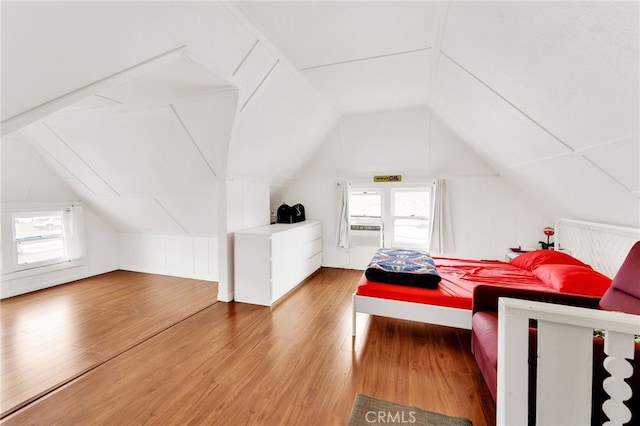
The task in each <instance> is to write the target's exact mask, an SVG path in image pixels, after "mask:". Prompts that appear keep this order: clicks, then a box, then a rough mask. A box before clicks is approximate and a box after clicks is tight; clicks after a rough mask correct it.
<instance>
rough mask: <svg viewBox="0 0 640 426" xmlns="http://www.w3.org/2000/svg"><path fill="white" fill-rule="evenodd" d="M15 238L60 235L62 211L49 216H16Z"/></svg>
mask: <svg viewBox="0 0 640 426" xmlns="http://www.w3.org/2000/svg"><path fill="white" fill-rule="evenodd" d="M15 232H16V240H23V239H31V238H34V237H47V236H53V235H62V212H59V213H54V214H53V215H51V216H35V217H17V218H16V219H15Z"/></svg>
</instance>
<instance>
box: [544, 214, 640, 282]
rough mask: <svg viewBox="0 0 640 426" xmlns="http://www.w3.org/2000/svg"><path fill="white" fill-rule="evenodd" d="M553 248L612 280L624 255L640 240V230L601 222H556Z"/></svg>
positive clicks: (565, 220) (560, 220)
mask: <svg viewBox="0 0 640 426" xmlns="http://www.w3.org/2000/svg"><path fill="white" fill-rule="evenodd" d="M555 231H556V235H555V244H554V246H555V249H556V250H566V251H567V252H568V253H569V254H571V256H573V257H575V258H578V259H580V260H582V261H583V262H585V263H587V264H589V265H591V267H592V268H593V269H595V270H596V271H599V272H601V273H603V274H605V275H606V276H608V277H610V278H613V277H614V276H615V274H616V273H617V272H618V269H620V265H622V262H623V261H624V259H625V257H626V256H627V253H629V250H630V249H631V247H632V246H633V244H635V242H636V241H639V240H640V229H639V228H629V227H624V226H616V225H608V224H604V223H596V222H585V221H581V220H573V219H559V220H558V221H557V222H556V228H555Z"/></svg>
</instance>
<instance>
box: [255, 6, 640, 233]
mask: <svg viewBox="0 0 640 426" xmlns="http://www.w3.org/2000/svg"><path fill="white" fill-rule="evenodd" d="M243 7H244V8H245V10H246V11H247V13H248V14H250V15H251V16H252V17H253V19H254V20H255V22H256V24H257V26H259V27H260V28H262V29H263V31H264V32H265V33H266V34H268V35H269V36H270V37H271V38H272V39H273V40H274V43H275V44H276V45H278V46H279V47H280V48H281V50H282V51H283V52H284V53H285V54H286V55H287V56H288V57H289V58H291V61H292V62H293V63H294V64H295V65H296V66H297V67H298V69H299V70H300V72H301V73H302V74H303V75H304V76H305V77H306V78H307V79H308V80H309V81H310V82H311V83H312V84H313V85H314V86H315V87H316V88H317V89H318V90H319V91H320V92H321V93H323V94H324V95H325V96H326V97H327V98H328V99H330V100H331V102H332V103H333V104H334V105H335V106H336V108H337V109H338V110H339V111H340V112H342V113H343V114H355V113H361V112H362V111H366V110H380V109H389V108H393V107H397V106H399V105H401V106H408V105H412V104H422V105H428V106H429V108H430V109H431V111H432V112H434V113H435V114H436V115H438V116H439V117H440V119H442V121H444V122H445V123H446V124H447V125H448V126H449V127H450V128H452V129H453V130H454V131H455V133H457V134H458V135H459V136H460V137H461V138H462V139H463V140H464V141H465V142H466V143H467V144H468V145H469V146H470V147H471V148H472V149H473V151H475V152H476V153H477V155H478V156H480V157H481V158H482V159H483V160H484V161H486V162H487V163H488V164H490V165H491V166H492V167H493V168H494V169H495V170H496V172H497V173H499V174H500V175H502V176H504V177H506V178H508V179H509V180H510V181H511V182H512V183H513V184H514V185H516V186H518V187H520V188H521V189H524V191H525V192H527V193H530V194H531V196H532V197H533V198H534V199H537V200H538V201H539V202H540V204H541V205H545V206H546V207H547V211H549V212H552V214H554V215H555V216H563V215H566V216H570V217H577V218H582V219H589V220H599V221H605V222H614V223H621V224H629V225H635V226H638V225H640V210H639V204H640V202H639V197H640V139H639V136H638V135H639V115H640V114H639V112H640V109H639V98H640V96H639V84H638V83H639V79H640V78H639V76H640V68H639V65H638V62H639V52H640V45H639V39H640V37H639V35H640V32H639V31H640V30H639V25H638V21H639V16H640V15H639V10H638V7H639V6H638V3H637V2H518V1H512V2H458V1H454V2H311V3H307V2H251V3H243ZM383 64H384V65H383ZM405 89H406V90H405ZM361 103H362V104H361ZM333 141H335V138H334V139H331V140H330V141H329V143H334V142H333ZM612 206H615V208H613V209H612V208H611V207H612Z"/></svg>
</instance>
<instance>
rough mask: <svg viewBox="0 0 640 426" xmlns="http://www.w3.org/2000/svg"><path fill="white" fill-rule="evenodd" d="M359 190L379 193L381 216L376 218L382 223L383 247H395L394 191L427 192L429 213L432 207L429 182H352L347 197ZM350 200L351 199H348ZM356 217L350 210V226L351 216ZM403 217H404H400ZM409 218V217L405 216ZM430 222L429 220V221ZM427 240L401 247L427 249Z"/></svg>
mask: <svg viewBox="0 0 640 426" xmlns="http://www.w3.org/2000/svg"><path fill="white" fill-rule="evenodd" d="M361 192H376V193H380V194H381V213H382V217H380V218H377V219H378V220H379V222H378V223H380V224H381V225H382V231H383V238H382V241H383V246H384V247H396V245H395V226H394V225H395V218H396V217H395V216H394V207H395V206H394V196H395V193H396V192H427V193H429V206H428V212H429V213H430V212H431V211H432V207H433V196H432V195H433V190H432V185H431V183H422V182H416V183H410V184H406V183H405V184H403V183H399V182H385V183H380V184H379V186H378V185H376V186H371V185H358V184H352V186H351V190H350V193H349V197H351V194H353V193H361ZM350 201H351V199H350ZM353 217H356V216H353V215H352V213H351V211H350V212H349V225H350V226H351V225H352V224H353V223H352V218H353ZM370 218H371V219H372V220H371V221H370V222H373V219H376V218H374V217H370ZM401 218H404V217H401ZM407 218H409V217H407ZM411 218H412V219H416V218H417V219H423V220H427V221H430V220H431V218H430V217H422V216H420V217H416V216H414V217H411ZM429 223H430V222H429ZM429 243H430V242H429V241H427V242H426V246H423V245H417V244H416V245H404V246H403V247H405V248H414V249H423V250H427V249H428V245H429Z"/></svg>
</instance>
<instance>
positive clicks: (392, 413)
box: [348, 393, 471, 426]
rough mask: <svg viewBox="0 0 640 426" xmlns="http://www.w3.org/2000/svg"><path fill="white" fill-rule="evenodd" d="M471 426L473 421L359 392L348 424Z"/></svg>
mask: <svg viewBox="0 0 640 426" xmlns="http://www.w3.org/2000/svg"><path fill="white" fill-rule="evenodd" d="M372 425H385V426H390V425H396V426H412V425H429V426H471V421H469V420H467V419H463V418H460V417H450V416H445V415H443V414H438V413H432V412H430V411H425V410H422V409H420V408H417V407H408V406H406V405H400V404H396V403H394V402H389V401H384V400H381V399H376V398H372V397H370V396H366V395H362V394H360V393H359V394H357V395H356V399H355V401H354V402H353V408H351V415H350V416H349V423H348V426H372Z"/></svg>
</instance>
